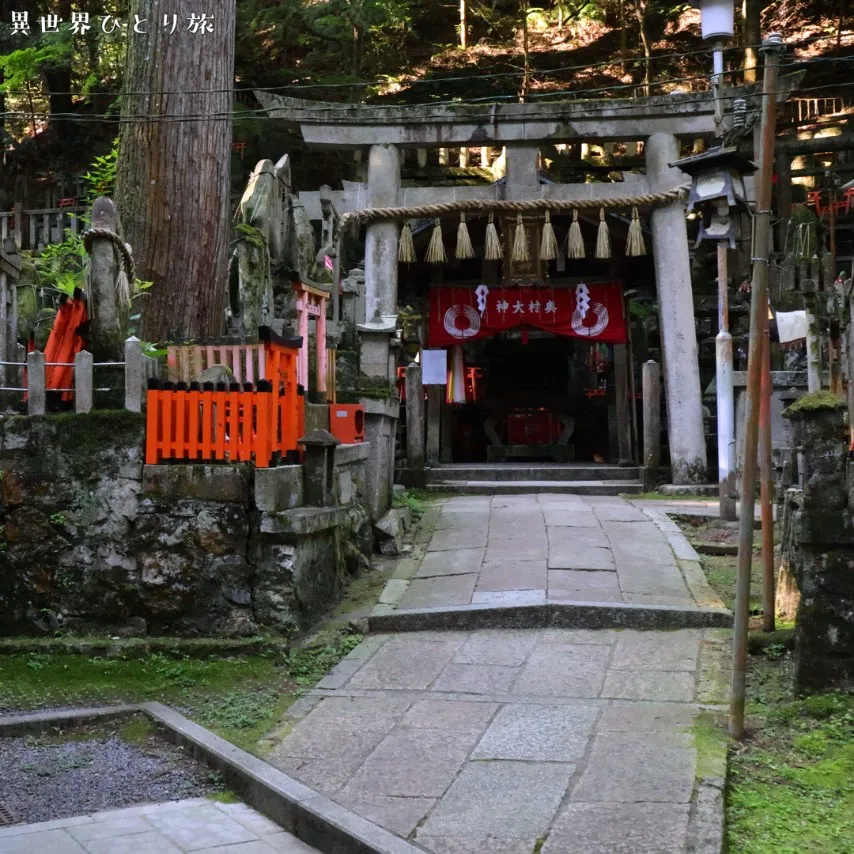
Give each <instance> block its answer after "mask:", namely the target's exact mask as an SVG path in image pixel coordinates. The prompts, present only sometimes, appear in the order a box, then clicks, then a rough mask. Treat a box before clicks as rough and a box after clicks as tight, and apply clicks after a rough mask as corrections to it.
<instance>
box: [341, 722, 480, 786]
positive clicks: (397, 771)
mask: <svg viewBox="0 0 854 854" xmlns="http://www.w3.org/2000/svg"><path fill="white" fill-rule="evenodd" d="M477 740H478V734H477V733H475V732H472V731H470V730H461V729H452V730H451V729H449V730H440V729H425V728H423V727H397V728H396V729H395V730H394V731H393V732H392V733H391V734H390V735H388V736H386V737H385V738H384V739H383V741H382V742H380V744H379V746H378V747H377V749H376V750H375V751H374V752H373V753H372V754H371V755H370V756H369V757H368V758H367V759H366V760H365V762H364V764H363V765H362V766H361V768H359V770H358V771H357V772H356V773H355V774H354V775H353V776H352V777H351V778H350V781H349V782H348V783H347V785H346V786H345V787H344V788H343V789H342V790H341V796H342V798H345V799H346V798H357V797H360V796H361V795H362V794H372V795H374V794H375V795H389V796H395V797H427V798H438V797H441V796H442V795H443V794H444V792H445V789H447V788H448V786H449V785H450V784H451V782H452V781H453V779H454V778H455V777H456V775H457V772H458V771H459V770H460V768H461V767H462V765H463V763H464V762H465V761H466V758H467V757H468V755H469V753H470V752H471V749H472V747H474V745H475V743H476V742H477Z"/></svg>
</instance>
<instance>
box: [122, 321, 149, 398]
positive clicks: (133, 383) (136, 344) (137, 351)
mask: <svg viewBox="0 0 854 854" xmlns="http://www.w3.org/2000/svg"><path fill="white" fill-rule="evenodd" d="M144 359H145V357H144V356H143V353H142V342H141V341H140V340H139V338H137V337H135V336H134V335H131V337H130V338H128V339H127V341H125V409H127V410H128V411H130V412H142V400H143V387H144V386H145V384H146V376H145V362H144Z"/></svg>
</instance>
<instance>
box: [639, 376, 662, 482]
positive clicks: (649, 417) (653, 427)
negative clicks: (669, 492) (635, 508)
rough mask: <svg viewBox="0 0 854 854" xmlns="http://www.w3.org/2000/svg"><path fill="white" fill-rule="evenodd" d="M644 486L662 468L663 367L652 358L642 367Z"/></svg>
mask: <svg viewBox="0 0 854 854" xmlns="http://www.w3.org/2000/svg"><path fill="white" fill-rule="evenodd" d="M641 382H642V396H643V467H644V488H647V487H648V484H647V479H649V481H650V482H651V481H652V480H654V479H655V478H656V476H657V473H658V470H659V468H661V368H660V367H659V366H658V362H654V361H653V360H652V359H650V360H649V361H648V362H644V363H643V367H642V368H641Z"/></svg>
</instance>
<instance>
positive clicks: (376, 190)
mask: <svg viewBox="0 0 854 854" xmlns="http://www.w3.org/2000/svg"><path fill="white" fill-rule="evenodd" d="M399 191H400V157H399V155H398V152H397V149H396V148H395V147H394V146H393V145H374V146H371V151H370V155H369V157H368V187H367V206H368V207H371V208H387V207H394V206H396V205H397V202H398V193H399ZM399 235H400V226H399V224H398V223H396V222H377V223H373V224H371V225H369V226H368V227H367V230H366V234H365V286H366V300H365V311H366V313H367V317H366V318H365V319H366V320H370V319H371V318H373V317H374V315H375V314H376V313H377V312H379V313H380V316H389V315H396V314H397V242H398V238H399Z"/></svg>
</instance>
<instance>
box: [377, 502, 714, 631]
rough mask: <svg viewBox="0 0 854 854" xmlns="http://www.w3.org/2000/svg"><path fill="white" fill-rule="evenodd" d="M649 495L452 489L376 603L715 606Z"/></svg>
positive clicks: (690, 555) (408, 606) (384, 606)
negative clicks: (479, 493) (456, 492)
mask: <svg viewBox="0 0 854 854" xmlns="http://www.w3.org/2000/svg"><path fill="white" fill-rule="evenodd" d="M654 505H655V502H644V505H643V506H637V505H635V504H633V503H630V502H629V501H626V500H624V499H622V498H618V497H614V498H604V497H603V498H598V497H597V498H588V497H582V496H577V495H539V496H538V495H519V496H495V497H458V498H452V499H450V500H448V501H446V502H444V503H443V504H442V505H440V507H438V508H435V510H434V512H435V514H436V515H437V519H436V520H435V528H434V529H433V530H432V533H431V534H430V537H429V541H427V542H426V543H424V544H422V545H421V546H420V547H419V546H416V548H415V551H414V552H413V555H412V556H411V557H410V558H408V559H406V560H404V561H401V562H400V565H399V567H398V571H397V572H396V573H395V578H394V579H393V580H392V581H391V583H390V584H389V585H388V587H387V588H386V590H385V591H384V593H383V596H382V598H381V599H380V605H379V607H378V608H377V609H376V613H377V614H384V613H389V612H391V611H395V610H397V611H406V610H413V609H423V608H435V607H445V606H466V605H497V606H502V605H536V604H544V603H547V602H570V601H571V602H608V603H630V604H636V605H652V606H658V605H667V606H680V607H683V608H697V607H709V606H711V607H720V606H721V603H720V601H719V599H718V598H717V596H716V595H715V594H714V592H713V591H712V589H711V588H710V587H709V586H708V584H707V583H706V580H705V576H704V575H703V572H702V570H701V568H700V563H699V557H698V555H697V553H696V552H695V551H694V549H693V548H692V547H691V545H690V544H689V543H688V541H687V540H686V539H685V537H684V536H683V535H682V534H681V532H680V531H679V528H678V527H677V526H676V524H675V523H674V522H672V521H671V520H670V519H668V518H667V516H666V515H665V513H664V512H663V509H661V508H658V507H656V506H654Z"/></svg>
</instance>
